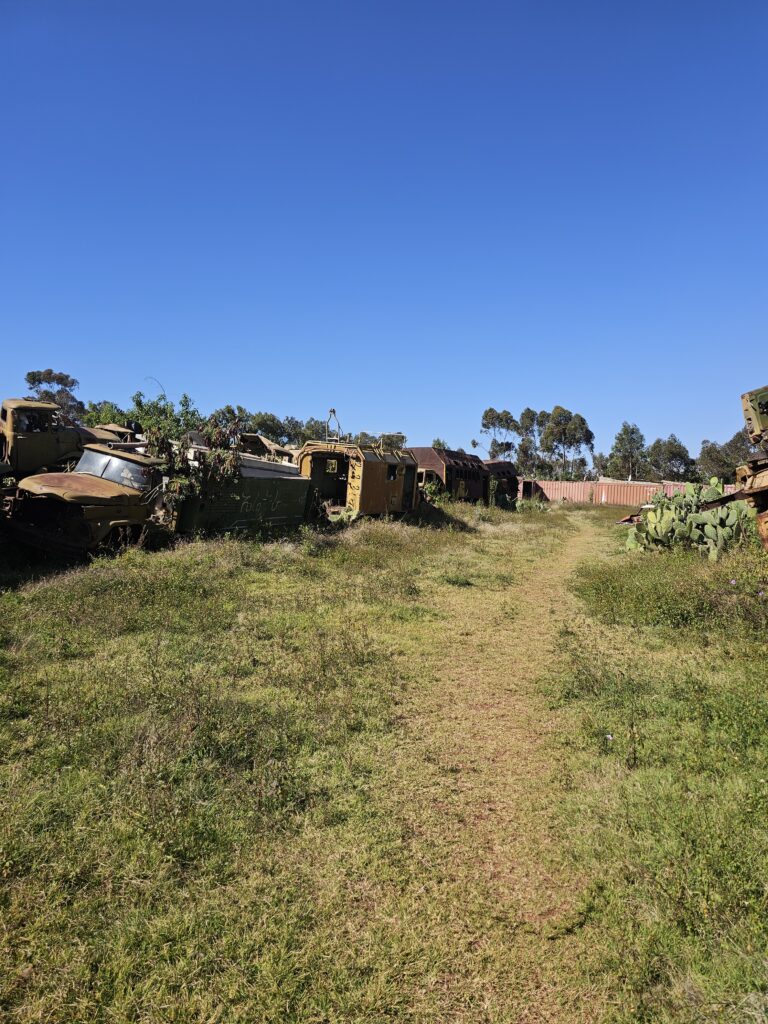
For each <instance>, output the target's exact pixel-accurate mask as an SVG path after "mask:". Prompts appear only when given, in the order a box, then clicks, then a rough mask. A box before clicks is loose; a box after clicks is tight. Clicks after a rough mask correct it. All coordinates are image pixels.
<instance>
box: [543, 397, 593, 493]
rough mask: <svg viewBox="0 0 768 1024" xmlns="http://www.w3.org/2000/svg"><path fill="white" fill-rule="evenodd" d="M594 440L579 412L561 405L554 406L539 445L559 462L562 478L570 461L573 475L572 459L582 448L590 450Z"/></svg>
mask: <svg viewBox="0 0 768 1024" xmlns="http://www.w3.org/2000/svg"><path fill="white" fill-rule="evenodd" d="M594 442H595V435H594V434H593V433H592V431H591V430H590V428H589V424H588V423H587V421H586V420H585V419H584V417H583V416H582V415H581V413H578V412H576V413H574V412H571V410H570V409H566V408H565V407H564V406H562V405H556V406H555V407H554V409H553V410H552V412H551V413H550V414H549V419H548V420H547V425H546V427H545V428H544V430H543V431H542V434H541V447H542V449H543V451H545V452H547V453H549V454H550V455H551V456H552V458H553V459H554V460H555V461H556V462H559V464H560V467H559V469H560V476H561V478H562V479H564V478H565V477H566V474H567V472H568V462H569V461H570V462H571V475H573V468H574V467H573V463H574V460H575V459H576V458H577V457H579V456H581V453H582V450H583V449H586V450H587V451H589V452H591V451H592V449H593V446H594Z"/></svg>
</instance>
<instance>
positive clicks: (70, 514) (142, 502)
mask: <svg viewBox="0 0 768 1024" xmlns="http://www.w3.org/2000/svg"><path fill="white" fill-rule="evenodd" d="M163 465H164V464H163V462H162V460H160V459H154V458H150V457H149V456H147V455H141V454H139V453H138V452H134V451H123V450H120V449H119V448H118V449H116V448H110V447H109V446H108V445H101V444H93V445H87V446H86V448H85V450H84V451H83V452H82V455H81V457H80V460H79V462H78V463H77V465H76V466H75V468H74V470H73V472H71V473H39V474H36V475H34V476H28V477H25V478H24V479H23V480H21V481H20V482H19V484H18V485H17V487H16V491H15V494H13V495H12V496H11V497H9V498H7V499H6V508H5V517H6V518H5V525H6V529H7V530H8V532H9V533H10V534H11V536H15V537H16V539H17V540H19V541H21V542H23V543H27V544H31V545H33V546H35V547H42V548H45V549H47V550H51V551H56V552H59V553H61V554H70V555H78V554H85V553H87V552H93V551H98V550H99V549H101V548H108V547H115V546H124V545H126V544H130V543H135V542H136V541H137V540H138V539H139V537H140V536H141V534H142V531H143V530H144V529H145V527H146V526H147V524H148V522H149V520H150V518H151V516H152V514H153V512H154V511H155V505H156V504H157V503H158V501H159V500H160V491H161V488H162V482H163V477H162V467H163Z"/></svg>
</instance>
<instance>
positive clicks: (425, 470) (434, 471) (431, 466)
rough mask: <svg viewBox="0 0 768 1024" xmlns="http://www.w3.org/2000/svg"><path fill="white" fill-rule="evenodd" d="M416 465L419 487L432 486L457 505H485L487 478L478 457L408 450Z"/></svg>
mask: <svg viewBox="0 0 768 1024" xmlns="http://www.w3.org/2000/svg"><path fill="white" fill-rule="evenodd" d="M409 451H410V453H411V455H412V456H413V457H414V459H415V460H416V462H417V464H418V474H419V483H420V484H421V485H422V486H425V485H426V484H429V483H434V484H436V486H437V487H438V489H439V490H441V491H445V492H446V493H447V494H449V495H450V496H451V497H452V498H456V499H458V500H460V501H483V502H485V504H486V505H487V504H488V497H489V493H490V483H489V481H490V474H489V472H488V469H487V467H486V466H485V465H484V464H483V462H482V460H481V459H479V458H478V457H477V455H470V454H468V453H467V452H458V451H453V450H451V449H449V448H410V449H409Z"/></svg>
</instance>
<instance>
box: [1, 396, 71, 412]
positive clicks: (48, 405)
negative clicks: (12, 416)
mask: <svg viewBox="0 0 768 1024" xmlns="http://www.w3.org/2000/svg"><path fill="white" fill-rule="evenodd" d="M3 405H4V406H5V407H6V409H18V408H20V407H24V408H30V409H45V410H46V411H48V412H60V411H61V410H60V408H59V406H58V405H56V403H55V402H40V401H38V399H36V398H6V399H5V400H4V402H3Z"/></svg>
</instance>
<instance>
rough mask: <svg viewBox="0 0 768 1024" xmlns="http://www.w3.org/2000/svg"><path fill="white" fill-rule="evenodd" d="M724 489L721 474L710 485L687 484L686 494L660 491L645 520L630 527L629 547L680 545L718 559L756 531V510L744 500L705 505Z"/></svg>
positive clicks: (653, 548) (721, 494) (645, 547)
mask: <svg viewBox="0 0 768 1024" xmlns="http://www.w3.org/2000/svg"><path fill="white" fill-rule="evenodd" d="M723 493H724V490H723V485H722V483H721V482H720V481H719V480H718V479H717V477H712V479H711V480H710V481H709V485H708V486H702V485H701V484H686V485H685V491H684V492H683V493H682V494H674V495H672V497H667V495H666V494H664V493H663V492H660V493H659V494H657V495H655V496H654V499H653V507H652V508H649V509H646V510H645V511H644V512H643V515H642V521H641V522H639V523H637V524H636V525H635V526H634V527H633V528H632V529H631V530H630V532H629V536H628V537H627V549H628V550H629V551H638V550H645V551H649V550H658V549H661V548H671V547H676V546H678V545H680V546H683V547H688V548H693V549H694V550H696V551H698V552H699V553H700V554H702V555H706V556H707V558H709V559H710V561H713V562H714V561H716V560H717V559H718V558H719V557H720V555H721V554H722V553H723V552H724V551H726V550H728V548H731V547H734V546H735V545H736V544H740V543H741V542H742V541H743V540H744V538H745V537H746V536H749V535H750V534H751V532H752V527H751V520H752V512H751V510H750V509H749V508H748V506H747V505H746V503H745V502H743V501H732V502H730V503H729V504H727V505H719V506H716V507H715V508H710V509H703V508H702V505H707V504H709V503H710V502H712V501H717V500H718V498H721V497H722V496H723Z"/></svg>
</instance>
